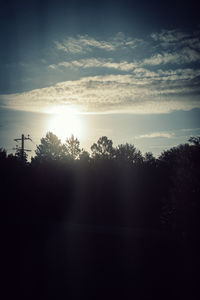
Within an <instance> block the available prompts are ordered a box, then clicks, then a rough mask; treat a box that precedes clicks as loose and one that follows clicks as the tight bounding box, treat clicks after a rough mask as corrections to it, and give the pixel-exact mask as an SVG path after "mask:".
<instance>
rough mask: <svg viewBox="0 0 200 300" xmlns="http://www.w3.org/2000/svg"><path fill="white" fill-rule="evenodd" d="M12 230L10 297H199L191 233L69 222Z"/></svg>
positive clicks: (7, 269)
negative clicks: (184, 234) (171, 232)
mask: <svg viewBox="0 0 200 300" xmlns="http://www.w3.org/2000/svg"><path fill="white" fill-rule="evenodd" d="M8 231H9V234H8V232H7V234H6V253H5V258H6V259H4V264H3V265H4V267H5V269H4V272H5V273H4V274H6V277H7V278H6V279H8V280H6V281H7V282H8V286H7V295H8V299H59V300H60V299H199V298H198V296H197V294H196V291H197V286H198V281H199V279H198V276H197V274H198V273H199V272H197V270H198V253H196V252H197V245H195V242H194V241H192V239H191V240H190V241H187V239H189V237H184V238H183V237H182V236H181V235H179V234H174V233H173V234H170V233H167V232H165V231H163V232H161V231H150V230H142V229H128V228H120V227H105V226H87V225H72V224H71V225H69V224H66V223H53V224H52V223H51V224H50V223H49V224H48V225H47V224H46V225H45V226H44V225H41V224H37V225H36V224H34V225H30V224H26V226H25V225H22V224H12V225H11V224H10V228H8ZM189 245H190V246H189Z"/></svg>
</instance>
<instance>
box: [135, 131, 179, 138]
mask: <svg viewBox="0 0 200 300" xmlns="http://www.w3.org/2000/svg"><path fill="white" fill-rule="evenodd" d="M173 137H174V133H172V132H152V133H148V134H142V135H138V136H136V137H135V138H136V139H154V138H168V139H171V138H173Z"/></svg>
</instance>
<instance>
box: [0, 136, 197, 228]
mask: <svg viewBox="0 0 200 300" xmlns="http://www.w3.org/2000/svg"><path fill="white" fill-rule="evenodd" d="M188 142H189V143H186V144H182V145H179V146H177V147H173V148H171V149H170V150H166V151H164V152H163V153H162V154H161V155H160V156H159V157H158V158H155V157H154V156H153V154H152V153H146V154H145V155H142V153H141V151H139V150H137V149H136V148H135V146H134V145H132V144H128V143H126V144H121V145H118V146H117V147H114V146H113V143H112V140H110V139H108V138H107V137H105V136H103V137H101V138H99V140H98V141H97V143H94V144H93V145H92V146H91V154H89V153H88V152H87V151H85V150H84V149H81V148H80V143H79V141H78V139H76V138H75V137H74V136H71V138H69V139H67V140H66V142H65V143H64V144H62V143H61V141H60V140H59V139H58V137H57V136H56V135H54V134H53V133H51V132H48V133H47V134H46V137H44V138H42V139H41V143H40V145H38V146H37V149H36V155H35V157H33V158H32V159H31V162H27V159H26V155H25V154H24V153H22V151H21V150H20V149H19V150H18V151H17V153H16V155H7V153H6V151H5V150H4V149H1V150H0V170H1V178H0V180H1V194H2V195H3V197H2V200H1V207H2V209H1V211H2V218H8V220H10V221H11V222H16V221H17V222H47V221H67V222H76V223H84V224H98V225H111V226H115V225H117V226H131V227H146V228H147V227H148V228H166V229H168V230H180V231H187V230H190V231H193V232H195V231H196V229H197V228H198V226H199V222H200V221H199V220H200V218H199V216H200V203H199V199H200V137H192V138H190V139H189V141H188Z"/></svg>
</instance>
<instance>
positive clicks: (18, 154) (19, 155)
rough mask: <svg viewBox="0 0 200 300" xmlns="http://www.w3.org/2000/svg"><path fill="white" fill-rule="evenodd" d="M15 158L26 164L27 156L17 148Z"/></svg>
mask: <svg viewBox="0 0 200 300" xmlns="http://www.w3.org/2000/svg"><path fill="white" fill-rule="evenodd" d="M15 157H16V158H17V159H18V160H20V161H22V162H24V163H27V158H28V155H27V153H26V152H25V151H22V149H21V148H17V150H16V152H15Z"/></svg>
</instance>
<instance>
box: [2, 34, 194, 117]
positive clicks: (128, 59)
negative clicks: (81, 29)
mask: <svg viewBox="0 0 200 300" xmlns="http://www.w3.org/2000/svg"><path fill="white" fill-rule="evenodd" d="M198 43H199V42H198V33H195V34H193V33H188V32H182V31H180V30H170V31H167V30H165V31H161V32H159V33H153V34H152V35H151V37H148V38H147V39H146V42H145V43H144V41H143V40H142V39H141V40H139V39H134V38H130V37H127V36H126V35H124V34H123V33H118V34H117V35H115V36H113V37H110V38H109V39H106V40H102V39H97V38H94V37H89V36H88V35H79V36H76V37H68V38H66V39H65V40H63V41H57V42H56V43H55V45H56V49H57V51H56V55H55V57H54V59H55V60H54V61H53V59H52V61H51V62H49V63H48V64H47V63H46V64H45V67H47V65H48V69H45V71H47V70H48V72H49V75H48V76H49V78H55V77H56V76H57V73H56V72H57V71H61V72H60V73H59V78H63V81H62V82H59V83H57V84H53V85H51V86H50V83H49V84H48V87H43V88H41V89H32V90H30V91H28V92H24V93H18V94H10V95H0V101H1V103H3V105H5V106H7V107H12V108H16V109H26V110H39V111H41V110H45V109H46V108H47V107H49V106H54V105H76V106H77V107H79V109H80V110H81V111H85V112H102V113H103V112H132V113H167V112H171V111H172V110H179V109H182V110H189V109H192V108H195V107H200V99H199V94H200V84H199V83H200V82H199V80H200V65H199V62H200V51H199V50H198V49H199V48H198ZM141 45H142V47H141ZM133 49H134V51H133ZM68 54H69V55H68ZM72 54H73V55H72ZM111 73H112V74H111ZM71 74H73V78H74V80H73V81H72V80H68V81H66V78H69V76H71ZM48 76H47V77H48ZM51 76H52V77H51ZM62 76H63V77H62ZM81 76H84V77H81ZM56 78H57V77H56Z"/></svg>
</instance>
